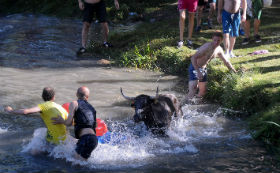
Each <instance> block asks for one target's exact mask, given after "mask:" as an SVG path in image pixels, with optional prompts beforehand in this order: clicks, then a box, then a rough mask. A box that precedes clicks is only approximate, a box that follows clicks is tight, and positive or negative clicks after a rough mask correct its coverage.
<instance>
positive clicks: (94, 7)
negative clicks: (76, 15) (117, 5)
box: [83, 0, 107, 23]
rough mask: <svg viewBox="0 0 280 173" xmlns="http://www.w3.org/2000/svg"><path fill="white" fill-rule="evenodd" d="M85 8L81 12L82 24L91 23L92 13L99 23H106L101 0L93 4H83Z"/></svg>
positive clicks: (104, 6)
mask: <svg viewBox="0 0 280 173" xmlns="http://www.w3.org/2000/svg"><path fill="white" fill-rule="evenodd" d="M84 4H85V8H84V10H83V15H84V18H83V22H88V23H91V22H92V19H93V16H94V13H95V14H96V18H97V20H98V22H99V23H104V22H107V12H106V5H105V2H104V1H103V0H101V1H100V2H98V3H95V4H89V3H86V2H84Z"/></svg>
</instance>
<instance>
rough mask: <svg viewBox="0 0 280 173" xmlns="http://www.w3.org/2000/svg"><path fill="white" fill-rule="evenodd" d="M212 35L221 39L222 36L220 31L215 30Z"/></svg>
mask: <svg viewBox="0 0 280 173" xmlns="http://www.w3.org/2000/svg"><path fill="white" fill-rule="evenodd" d="M213 37H220V38H222V39H223V37H224V36H223V33H222V31H220V30H216V31H215V32H214V33H213Z"/></svg>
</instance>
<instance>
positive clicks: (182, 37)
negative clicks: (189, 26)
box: [179, 10, 186, 41]
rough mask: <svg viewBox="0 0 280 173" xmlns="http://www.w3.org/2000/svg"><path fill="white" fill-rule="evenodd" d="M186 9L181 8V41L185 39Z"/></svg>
mask: <svg viewBox="0 0 280 173" xmlns="http://www.w3.org/2000/svg"><path fill="white" fill-rule="evenodd" d="M185 20H186V10H180V19H179V29H180V41H183V40H184V30H185Z"/></svg>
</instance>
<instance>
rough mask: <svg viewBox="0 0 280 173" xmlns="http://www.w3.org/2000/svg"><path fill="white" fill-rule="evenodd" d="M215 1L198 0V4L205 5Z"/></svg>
mask: <svg viewBox="0 0 280 173" xmlns="http://www.w3.org/2000/svg"><path fill="white" fill-rule="evenodd" d="M211 3H216V0H208V2H205V1H204V0H198V6H206V5H207V4H211Z"/></svg>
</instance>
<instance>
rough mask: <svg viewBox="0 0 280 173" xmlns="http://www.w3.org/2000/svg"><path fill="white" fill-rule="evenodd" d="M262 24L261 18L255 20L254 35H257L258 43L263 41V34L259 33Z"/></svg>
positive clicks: (256, 40)
mask: <svg viewBox="0 0 280 173" xmlns="http://www.w3.org/2000/svg"><path fill="white" fill-rule="evenodd" d="M260 24H261V20H259V19H255V20H254V35H255V42H256V43H260V42H261V41H262V40H261V36H260V35H259V27H260Z"/></svg>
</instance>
